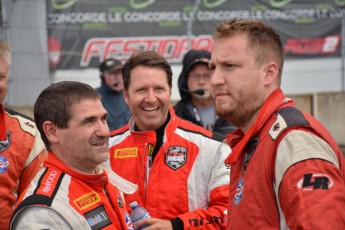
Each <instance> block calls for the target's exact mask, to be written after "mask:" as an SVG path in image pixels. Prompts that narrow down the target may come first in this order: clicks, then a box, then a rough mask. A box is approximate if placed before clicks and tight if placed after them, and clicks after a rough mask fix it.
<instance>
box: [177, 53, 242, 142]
mask: <svg viewBox="0 0 345 230" xmlns="http://www.w3.org/2000/svg"><path fill="white" fill-rule="evenodd" d="M210 59H211V53H210V52H209V51H207V50H190V51H189V52H188V53H186V55H185V56H184V58H183V61H182V65H183V68H182V72H181V74H180V77H179V79H178V87H179V91H180V95H181V100H180V101H178V102H177V104H176V105H175V106H174V110H175V112H176V115H177V116H179V117H180V118H183V119H185V120H189V121H191V122H193V123H195V124H197V125H200V126H203V127H204V128H206V129H208V130H210V131H212V132H217V133H220V134H223V135H224V136H225V135H226V134H228V133H231V132H232V131H233V130H235V129H236V128H235V126H233V125H232V124H230V123H229V122H228V121H226V120H224V119H223V118H220V117H218V116H217V114H216V112H215V105H214V101H213V98H212V93H211V85H210V80H211V70H210V69H209V67H208V64H209V62H210Z"/></svg>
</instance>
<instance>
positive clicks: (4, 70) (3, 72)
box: [0, 60, 9, 104]
mask: <svg viewBox="0 0 345 230" xmlns="http://www.w3.org/2000/svg"><path fill="white" fill-rule="evenodd" d="M8 72H9V64H7V62H5V61H2V60H0V104H1V103H2V102H3V101H4V100H5V97H6V94H7V88H8Z"/></svg>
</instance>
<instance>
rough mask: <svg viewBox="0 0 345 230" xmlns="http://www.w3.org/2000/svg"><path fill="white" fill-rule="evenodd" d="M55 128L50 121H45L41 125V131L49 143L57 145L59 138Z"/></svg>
mask: <svg viewBox="0 0 345 230" xmlns="http://www.w3.org/2000/svg"><path fill="white" fill-rule="evenodd" d="M57 130H58V129H57V127H56V125H55V124H53V122H51V121H45V122H44V123H43V131H44V133H45V135H46V136H47V139H48V141H49V143H51V144H52V143H57V142H59V137H58V136H57Z"/></svg>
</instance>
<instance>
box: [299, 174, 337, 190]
mask: <svg viewBox="0 0 345 230" xmlns="http://www.w3.org/2000/svg"><path fill="white" fill-rule="evenodd" d="M333 185H334V182H333V180H332V179H331V178H330V177H329V176H328V175H325V174H312V173H309V174H304V176H303V178H302V179H300V180H299V181H298V182H297V187H298V188H300V189H302V190H315V189H322V190H328V189H330V188H331V187H333Z"/></svg>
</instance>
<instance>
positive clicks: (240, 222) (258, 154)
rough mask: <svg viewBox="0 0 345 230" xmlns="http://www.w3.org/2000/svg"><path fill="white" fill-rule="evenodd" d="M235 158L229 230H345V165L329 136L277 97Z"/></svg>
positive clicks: (235, 138)
mask: <svg viewBox="0 0 345 230" xmlns="http://www.w3.org/2000/svg"><path fill="white" fill-rule="evenodd" d="M227 140H228V143H229V145H230V146H231V147H232V149H233V152H232V154H231V155H230V156H229V157H228V158H227V160H226V163H227V164H230V165H231V178H230V181H231V182H230V193H229V207H228V225H227V229H236V230H237V229H332V230H333V229H339V230H340V229H345V208H344V207H345V179H344V178H345V161H344V157H343V155H342V153H341V151H340V149H339V147H338V146H337V144H336V143H335V141H334V140H333V138H332V137H331V135H330V134H329V133H328V132H327V130H326V129H325V128H324V127H323V126H322V124H321V123H320V122H318V121H317V120H316V119H315V118H313V117H312V116H311V115H308V114H306V113H304V112H302V111H300V110H298V109H297V108H295V107H294V103H293V102H292V100H291V99H289V98H285V96H284V94H283V92H282V91H281V90H280V89H278V90H276V91H274V92H273V93H272V94H271V95H270V96H269V98H268V99H267V101H266V102H265V103H264V105H263V107H262V108H261V110H260V112H259V115H258V118H257V119H256V122H255V124H254V125H253V126H252V127H251V129H250V130H249V131H248V133H246V134H245V135H244V134H243V133H242V132H241V131H240V130H239V129H238V130H236V131H235V132H234V133H231V134H229V135H228V136H227Z"/></svg>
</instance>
